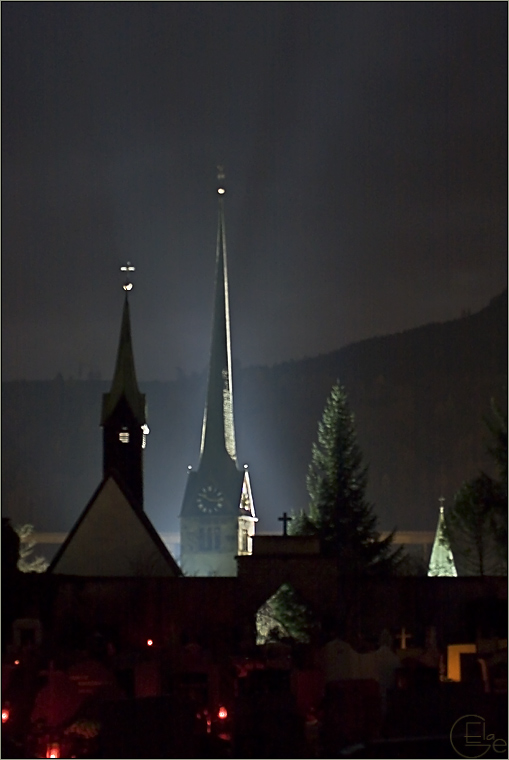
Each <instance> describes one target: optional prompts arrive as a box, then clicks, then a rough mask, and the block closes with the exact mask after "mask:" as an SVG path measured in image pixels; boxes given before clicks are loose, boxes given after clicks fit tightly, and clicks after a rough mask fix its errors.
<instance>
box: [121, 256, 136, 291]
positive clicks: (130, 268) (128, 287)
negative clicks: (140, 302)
mask: <svg viewBox="0 0 509 760" xmlns="http://www.w3.org/2000/svg"><path fill="white" fill-rule="evenodd" d="M135 269H136V267H133V266H131V262H130V261H128V262H127V264H126V265H125V267H120V271H121V272H126V274H127V279H126V281H125V282H124V284H123V285H122V287H123V288H124V290H132V289H133V284H132V282H131V280H130V278H129V272H134V271H135Z"/></svg>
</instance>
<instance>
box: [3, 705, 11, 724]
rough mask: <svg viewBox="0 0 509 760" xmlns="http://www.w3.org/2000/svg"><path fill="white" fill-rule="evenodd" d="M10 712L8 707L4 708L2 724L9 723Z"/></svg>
mask: <svg viewBox="0 0 509 760" xmlns="http://www.w3.org/2000/svg"><path fill="white" fill-rule="evenodd" d="M9 712H10V711H9V708H8V707H4V708H3V709H2V723H7V721H8V720H9Z"/></svg>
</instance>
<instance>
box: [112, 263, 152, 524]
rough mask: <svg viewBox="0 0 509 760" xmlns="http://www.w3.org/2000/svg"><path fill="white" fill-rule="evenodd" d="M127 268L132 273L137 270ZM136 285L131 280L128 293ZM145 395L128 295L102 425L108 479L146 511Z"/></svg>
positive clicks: (125, 269) (126, 288) (126, 285)
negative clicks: (120, 485) (137, 367)
mask: <svg viewBox="0 0 509 760" xmlns="http://www.w3.org/2000/svg"><path fill="white" fill-rule="evenodd" d="M128 267H129V268H123V269H124V271H132V269H133V267H130V265H129V264H128ZM131 287H132V284H131V283H130V282H129V281H128V282H126V284H125V285H124V290H126V291H128V290H130V289H131ZM146 422H147V420H146V402H145V395H144V394H143V393H140V391H139V388H138V381H137V379H136V371H135V367H134V354H133V347H132V339H131V320H130V315H129V300H128V297H127V292H126V295H125V299H124V309H123V313H122V324H121V328H120V340H119V344H118V351H117V359H116V364H115V372H114V375H113V381H112V383H111V388H110V391H109V393H105V394H103V403H102V414H101V426H102V428H103V471H104V476H105V477H106V475H108V474H115V475H116V476H117V477H119V478H120V480H121V482H122V483H123V484H124V486H126V487H127V488H128V490H129V492H130V493H131V495H132V497H133V499H134V502H135V503H136V504H137V506H138V507H139V508H140V509H142V508H143V453H142V450H143V449H144V448H145V440H146V434H147V433H148V427H147V424H146Z"/></svg>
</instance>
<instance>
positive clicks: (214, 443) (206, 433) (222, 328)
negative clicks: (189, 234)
mask: <svg viewBox="0 0 509 760" xmlns="http://www.w3.org/2000/svg"><path fill="white" fill-rule="evenodd" d="M220 178H222V177H221V175H220ZM224 193H225V190H224V188H223V187H219V188H218V196H219V209H218V226H217V244H216V280H215V293H214V316H213V324H212V341H211V347H210V362H209V376H208V386H207V401H206V404H205V412H204V415H203V428H202V440H201V451H200V463H206V461H207V460H209V459H212V460H214V461H217V457H218V456H222V455H223V454H224V453H225V452H226V453H227V455H228V456H229V458H230V459H231V460H232V461H233V462H235V463H236V460H237V454H236V446H235V427H234V422H233V388H232V369H231V348H230V310H229V303H228V270H227V262H226V235H225V222H224Z"/></svg>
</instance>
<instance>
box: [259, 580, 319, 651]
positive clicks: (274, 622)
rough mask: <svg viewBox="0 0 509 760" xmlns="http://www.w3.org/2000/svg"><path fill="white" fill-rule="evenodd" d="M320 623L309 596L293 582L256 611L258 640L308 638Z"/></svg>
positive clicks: (304, 640)
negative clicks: (307, 600)
mask: <svg viewBox="0 0 509 760" xmlns="http://www.w3.org/2000/svg"><path fill="white" fill-rule="evenodd" d="M315 624H316V621H315V618H314V616H313V613H312V611H311V609H310V608H309V606H308V605H307V604H306V602H305V600H304V599H302V598H301V596H300V595H299V594H298V593H297V592H296V591H295V589H294V588H293V586H291V585H290V584H289V583H283V584H282V585H281V586H280V587H279V588H278V590H277V591H276V592H275V594H273V595H272V596H271V597H270V599H267V601H266V602H265V603H264V604H262V606H261V607H260V609H259V610H258V612H257V614H256V629H257V643H259V644H264V643H265V642H266V641H270V640H275V639H276V640H277V639H280V638H291V639H294V641H299V642H308V641H309V640H310V637H311V633H312V631H313V628H314V626H315Z"/></svg>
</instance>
